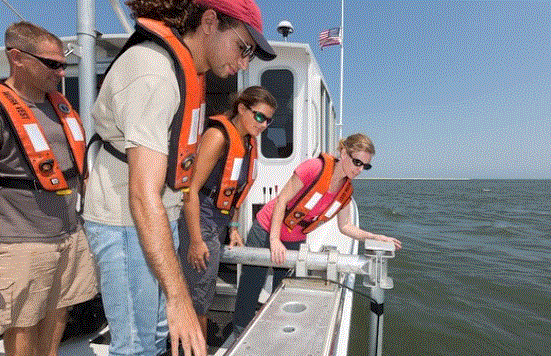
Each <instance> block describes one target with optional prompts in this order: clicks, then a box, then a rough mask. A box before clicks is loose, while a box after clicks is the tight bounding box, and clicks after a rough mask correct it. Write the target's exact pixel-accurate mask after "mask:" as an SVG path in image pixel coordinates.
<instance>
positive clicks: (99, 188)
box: [83, 42, 182, 226]
mask: <svg viewBox="0 0 551 356" xmlns="http://www.w3.org/2000/svg"><path fill="white" fill-rule="evenodd" d="M179 104H180V93H179V89H178V82H177V80H176V75H175V72H174V66H173V62H172V59H171V58H170V55H169V54H168V53H167V52H166V51H165V50H164V49H163V48H161V47H160V46H158V45H156V44H154V43H152V42H144V43H142V44H139V45H136V46H133V47H131V48H130V49H128V50H127V51H126V52H125V53H124V54H122V55H121V56H120V57H119V58H118V59H117V61H116V62H115V64H114V65H113V66H112V68H111V70H110V71H109V73H108V74H107V76H106V77H105V80H104V82H103V85H102V87H101V90H100V92H99V94H98V98H97V100H96V103H95V104H94V107H93V110H92V116H93V117H94V120H95V130H96V132H97V133H99V134H100V136H101V137H102V138H103V139H104V140H108V141H110V142H111V144H112V145H113V146H114V147H115V148H116V149H117V150H119V151H121V152H125V150H126V149H127V148H131V147H137V146H143V147H147V148H149V149H151V150H154V151H157V152H160V153H163V154H165V155H168V143H169V139H170V133H169V128H170V124H171V122H172V118H173V117H174V115H175V113H176V111H177V109H178V106H179ZM151 164H155V162H151ZM147 168H148V167H143V169H145V170H147ZM162 199H163V204H164V206H165V208H166V211H167V214H168V218H169V221H175V220H176V219H177V218H178V216H179V214H180V208H181V200H182V194H181V192H180V191H173V190H172V189H170V188H169V187H165V189H164V192H163V197H162ZM83 217H84V219H86V220H90V221H94V222H97V223H101V224H106V225H115V226H133V225H134V221H133V219H132V216H131V214H130V207H129V204H128V165H127V164H126V163H124V162H122V161H120V160H118V159H117V158H115V157H114V156H113V155H111V154H110V153H108V152H107V151H106V150H105V149H104V148H101V149H100V150H99V153H98V155H97V157H96V159H95V161H94V164H93V168H92V169H91V172H90V178H89V181H88V185H87V189H86V199H85V205H84V213H83Z"/></svg>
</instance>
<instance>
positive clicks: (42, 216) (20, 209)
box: [0, 100, 81, 242]
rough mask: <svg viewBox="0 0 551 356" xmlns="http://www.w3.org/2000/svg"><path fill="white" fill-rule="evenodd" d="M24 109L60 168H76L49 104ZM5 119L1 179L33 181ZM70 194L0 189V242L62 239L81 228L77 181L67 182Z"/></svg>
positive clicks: (1, 118)
mask: <svg viewBox="0 0 551 356" xmlns="http://www.w3.org/2000/svg"><path fill="white" fill-rule="evenodd" d="M27 105H28V106H29V108H30V109H31V110H32V112H33V113H34V115H35V116H36V118H37V120H38V122H39V123H40V124H41V126H42V129H43V130H44V134H45V135H46V139H47V141H48V143H49V145H50V147H51V149H52V151H53V153H54V156H55V157H56V160H57V162H58V163H59V165H60V168H61V169H62V170H63V171H65V170H68V169H70V168H75V169H76V167H75V166H74V161H73V158H72V154H71V152H70V148H69V144H68V142H67V138H66V137H65V134H64V131H63V127H62V125H61V123H60V121H59V118H58V117H57V114H56V113H55V110H54V108H53V107H52V105H51V104H50V102H49V101H48V100H45V101H44V102H43V103H37V104H34V103H30V102H27ZM6 120H8V119H7V118H6V117H4V116H3V114H2V115H0V133H1V135H0V176H2V177H10V178H22V179H34V175H33V173H32V171H31V168H30V167H29V166H28V164H27V162H26V159H25V158H24V156H23V153H22V152H21V151H20V150H19V148H18V143H17V138H16V137H14V135H13V132H12V130H11V128H10V126H9V123H8V122H7V121H6ZM67 183H68V184H69V187H70V188H71V193H70V194H68V195H57V194H56V193H55V192H48V191H44V190H32V191H31V190H20V189H11V188H3V187H0V242H25V241H51V240H52V239H63V238H65V237H67V236H68V235H69V234H71V233H73V232H75V231H76V230H77V229H78V228H80V226H81V219H80V217H79V216H78V214H77V213H76V204H77V200H78V193H79V192H80V183H79V178H77V177H75V178H72V179H70V180H69V181H68V182H67Z"/></svg>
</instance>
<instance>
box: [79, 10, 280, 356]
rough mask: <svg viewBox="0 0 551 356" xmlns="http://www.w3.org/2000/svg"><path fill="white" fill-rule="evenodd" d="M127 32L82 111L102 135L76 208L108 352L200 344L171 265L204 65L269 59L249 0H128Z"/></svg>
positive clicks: (201, 109)
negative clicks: (91, 258)
mask: <svg viewBox="0 0 551 356" xmlns="http://www.w3.org/2000/svg"><path fill="white" fill-rule="evenodd" d="M127 5H128V6H129V7H130V9H131V11H132V15H133V17H134V18H135V19H136V32H135V33H134V34H133V35H132V36H131V38H130V39H129V40H128V42H127V43H126V45H125V46H124V48H123V50H122V51H121V54H119V55H118V57H117V58H116V59H115V61H114V62H113V63H112V65H111V67H110V68H109V69H108V72H107V74H106V76H105V79H104V81H103V84H102V87H101V89H100V92H99V94H98V98H97V101H96V103H95V105H94V108H93V111H92V114H93V116H94V119H95V130H96V133H97V134H98V135H99V137H100V139H101V141H102V143H103V144H102V146H101V148H100V150H99V153H98V155H97V158H96V160H95V162H94V165H93V168H92V169H91V172H90V180H89V185H88V188H87V192H86V200H85V208H84V214H83V217H84V219H85V220H86V224H85V227H86V230H87V233H88V238H89V242H90V247H91V249H92V251H93V253H94V255H95V257H96V260H97V262H98V267H99V271H100V277H101V292H102V298H103V303H104V308H105V313H106V316H107V319H108V322H109V326H110V330H111V344H110V347H109V353H110V355H158V354H161V353H163V352H164V351H165V349H166V339H167V334H168V332H169V331H170V336H171V347H172V355H173V356H176V355H177V354H178V344H179V343H180V342H181V343H182V346H183V349H184V354H185V355H191V354H192V353H193V355H206V344H205V340H204V337H203V334H202V331H201V327H200V325H199V322H198V320H197V316H196V314H195V311H194V309H193V306H192V302H191V299H190V296H189V292H188V290H187V286H186V281H185V278H184V276H183V273H182V269H181V268H180V263H179V261H178V258H177V254H176V248H177V247H178V243H179V242H178V229H177V219H178V216H179V213H180V209H181V201H182V194H183V193H182V191H185V190H186V189H187V187H188V184H189V180H190V177H191V172H192V167H193V160H194V153H195V148H196V144H197V139H198V136H199V135H200V134H201V131H202V127H203V120H204V115H205V102H204V74H205V73H206V72H207V71H209V70H211V71H212V72H213V73H214V74H215V75H217V76H218V77H222V78H225V77H228V76H230V75H234V74H236V73H237V72H238V71H239V70H240V69H241V70H242V69H246V68H247V66H248V63H249V61H250V60H251V59H252V58H253V57H254V56H258V57H259V58H260V59H262V60H271V59H273V58H275V53H274V50H273V49H272V47H271V46H270V45H269V44H268V42H267V41H266V39H265V38H264V37H263V35H262V17H261V14H260V10H259V9H258V6H257V5H256V3H255V1H254V0H216V1H215V0H192V1H183V0H165V1H159V0H129V1H127Z"/></svg>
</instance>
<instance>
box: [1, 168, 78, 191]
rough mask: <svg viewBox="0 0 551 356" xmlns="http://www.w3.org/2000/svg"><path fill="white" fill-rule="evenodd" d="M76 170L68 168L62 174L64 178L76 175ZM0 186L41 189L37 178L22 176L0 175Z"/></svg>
mask: <svg viewBox="0 0 551 356" xmlns="http://www.w3.org/2000/svg"><path fill="white" fill-rule="evenodd" d="M78 175H79V173H78V170H77V169H76V168H74V167H73V168H69V169H68V170H66V171H63V176H65V179H66V180H69V179H71V178H74V177H76V176H78ZM0 187H4V188H10V189H22V190H43V188H42V186H41V185H40V182H39V181H38V180H37V179H23V178H10V177H1V178H0Z"/></svg>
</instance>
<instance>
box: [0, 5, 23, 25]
mask: <svg viewBox="0 0 551 356" xmlns="http://www.w3.org/2000/svg"><path fill="white" fill-rule="evenodd" d="M2 2H3V3H4V4H5V5H6V6H7V7H8V8H9V9H10V10H11V11H13V13H14V14H15V15H17V17H19V19H20V20H21V21H25V18H24V17H23V16H22V15H21V14H20V13H19V12H17V10H16V9H15V8H14V7H13V6H11V5H10V3H9V2H8V0H2Z"/></svg>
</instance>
